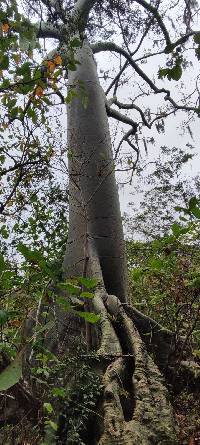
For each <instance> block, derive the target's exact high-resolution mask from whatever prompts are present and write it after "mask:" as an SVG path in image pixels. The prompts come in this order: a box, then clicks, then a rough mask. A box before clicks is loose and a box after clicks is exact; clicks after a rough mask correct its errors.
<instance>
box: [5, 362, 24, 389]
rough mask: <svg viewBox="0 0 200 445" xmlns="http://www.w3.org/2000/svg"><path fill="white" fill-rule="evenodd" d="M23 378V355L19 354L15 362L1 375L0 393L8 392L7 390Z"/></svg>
mask: <svg viewBox="0 0 200 445" xmlns="http://www.w3.org/2000/svg"><path fill="white" fill-rule="evenodd" d="M21 376H22V353H19V354H18V355H17V356H16V357H15V359H14V360H13V362H12V363H11V364H10V365H9V366H7V368H6V369H4V371H3V372H2V373H1V374H0V391H7V389H9V388H11V387H12V386H14V385H16V383H18V382H19V380H20V378H21Z"/></svg>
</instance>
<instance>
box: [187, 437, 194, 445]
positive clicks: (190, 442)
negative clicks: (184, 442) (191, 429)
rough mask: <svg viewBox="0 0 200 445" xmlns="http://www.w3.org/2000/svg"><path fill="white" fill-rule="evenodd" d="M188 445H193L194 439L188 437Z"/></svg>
mask: <svg viewBox="0 0 200 445" xmlns="http://www.w3.org/2000/svg"><path fill="white" fill-rule="evenodd" d="M188 445H195V441H194V437H190V440H189V443H188Z"/></svg>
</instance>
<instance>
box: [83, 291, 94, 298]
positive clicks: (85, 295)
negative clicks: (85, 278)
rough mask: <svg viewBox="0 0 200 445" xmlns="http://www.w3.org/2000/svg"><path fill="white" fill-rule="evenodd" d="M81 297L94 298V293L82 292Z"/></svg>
mask: <svg viewBox="0 0 200 445" xmlns="http://www.w3.org/2000/svg"><path fill="white" fill-rule="evenodd" d="M80 297H81V298H94V294H92V293H91V292H81V294H80Z"/></svg>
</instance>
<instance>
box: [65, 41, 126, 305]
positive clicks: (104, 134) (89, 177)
mask: <svg viewBox="0 0 200 445" xmlns="http://www.w3.org/2000/svg"><path fill="white" fill-rule="evenodd" d="M77 59H78V61H79V63H80V64H78V65H77V69H76V71H69V89H72V91H73V92H75V93H76V94H77V97H76V98H74V99H73V100H72V102H71V104H70V105H69V106H68V150H69V179H70V187H69V191H70V204H69V240H68V244H67V250H66V255H65V259H64V269H65V274H66V275H67V276H70V275H79V276H80V275H82V273H83V270H84V268H85V262H87V258H88V256H89V253H88V241H89V240H90V242H92V244H93V247H94V249H95V251H96V253H97V255H98V257H99V260H100V264H101V269H102V274H103V280H104V284H105V288H106V290H107V292H108V293H113V294H115V295H117V296H118V298H119V299H120V301H123V302H125V301H127V296H128V290H127V274H126V255H125V248H124V239H123V230H122V221H121V214H120V207H119V197H118V190H117V185H116V181H115V174H114V163H113V157H112V145H111V140H110V132H109V126H108V119H107V114H106V108H105V95H104V92H103V90H102V88H101V86H100V84H99V79H98V76H97V68H96V63H95V60H94V57H93V54H92V51H91V49H90V47H89V45H88V44H87V41H85V42H84V44H83V47H82V48H81V49H79V50H78V51H77Z"/></svg>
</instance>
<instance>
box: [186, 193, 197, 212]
mask: <svg viewBox="0 0 200 445" xmlns="http://www.w3.org/2000/svg"><path fill="white" fill-rule="evenodd" d="M188 205H189V210H190V211H191V210H192V209H193V208H194V207H196V206H197V205H198V199H197V198H196V196H193V197H192V198H191V199H190V200H189V204H188Z"/></svg>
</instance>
